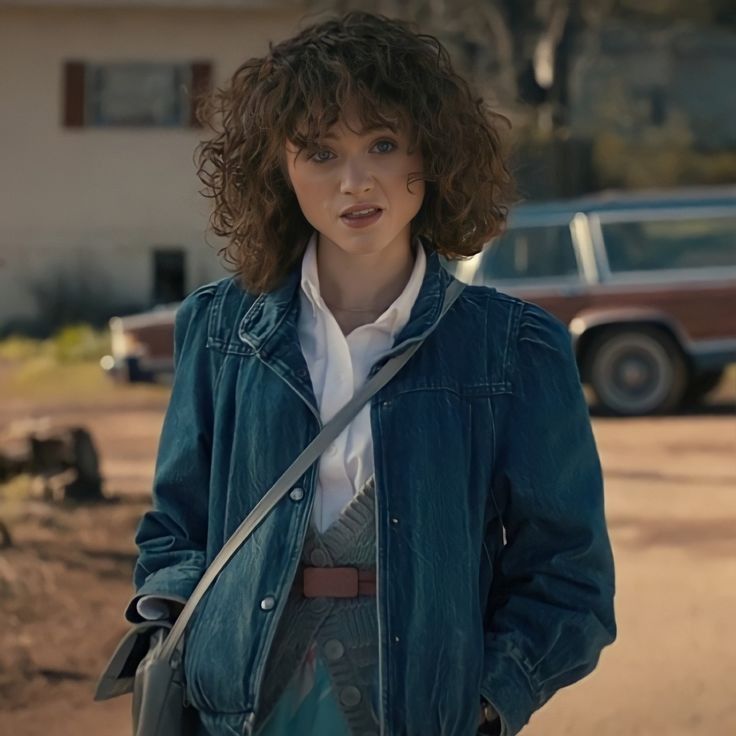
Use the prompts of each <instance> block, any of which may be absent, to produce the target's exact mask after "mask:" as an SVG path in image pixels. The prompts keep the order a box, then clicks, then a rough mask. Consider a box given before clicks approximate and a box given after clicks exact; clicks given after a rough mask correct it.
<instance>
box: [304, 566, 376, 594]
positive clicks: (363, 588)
mask: <svg viewBox="0 0 736 736" xmlns="http://www.w3.org/2000/svg"><path fill="white" fill-rule="evenodd" d="M295 585H296V586H297V590H299V591H300V592H301V593H302V595H303V596H304V597H305V598H323V597H325V598H356V597H357V596H359V595H375V594H376V571H375V570H359V569H358V568H357V567H307V566H306V565H305V566H304V567H302V568H301V569H300V570H299V573H298V574H297V578H296V581H295Z"/></svg>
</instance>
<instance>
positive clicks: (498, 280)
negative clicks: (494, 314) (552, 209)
mask: <svg viewBox="0 0 736 736" xmlns="http://www.w3.org/2000/svg"><path fill="white" fill-rule="evenodd" d="M581 227H585V217H584V216H583V215H577V216H576V217H573V216H572V215H560V216H556V217H553V218H536V219H535V218H528V219H525V220H521V221H517V222H515V223H514V224H512V225H511V226H510V227H509V229H508V230H507V231H506V232H505V233H504V234H503V235H502V236H500V237H499V238H497V239H496V240H494V241H493V242H492V243H491V244H490V245H489V246H488V247H487V249H486V250H485V251H484V252H483V254H482V257H481V259H480V263H479V265H478V268H477V270H476V271H475V274H474V276H473V283H475V284H484V285H488V286H494V287H496V288H497V289H498V290H499V291H503V292H506V293H508V294H513V295H515V296H519V297H521V298H522V299H526V300H527V301H531V302H534V303H535V304H538V305H539V306H540V307H542V308H544V309H547V310H549V311H550V312H551V313H552V314H554V315H555V316H556V317H557V318H558V319H560V320H562V321H563V322H565V324H569V322H570V320H571V319H572V318H573V317H574V316H575V315H576V314H577V313H578V312H579V311H580V310H581V309H583V308H584V307H585V306H587V304H588V303H589V299H590V293H589V286H590V281H591V280H592V279H593V278H594V275H593V274H590V273H588V269H587V268H585V263H586V260H588V259H586V254H585V252H584V251H583V250H582V249H581V243H580V242H579V241H580V238H579V232H580V229H581Z"/></svg>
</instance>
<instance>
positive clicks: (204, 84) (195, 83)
mask: <svg viewBox="0 0 736 736" xmlns="http://www.w3.org/2000/svg"><path fill="white" fill-rule="evenodd" d="M191 68H192V92H191V96H190V100H189V125H191V126H192V127H193V128H201V127H202V126H201V125H200V124H199V123H198V122H197V118H196V115H195V110H196V107H197V102H198V101H199V100H200V98H201V97H202V96H203V95H206V94H207V92H209V90H210V85H211V83H212V81H211V80H212V64H211V63H210V62H209V61H194V62H192V67H191Z"/></svg>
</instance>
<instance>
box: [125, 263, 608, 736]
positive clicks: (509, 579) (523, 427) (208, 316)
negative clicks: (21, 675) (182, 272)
mask: <svg viewBox="0 0 736 736" xmlns="http://www.w3.org/2000/svg"><path fill="white" fill-rule="evenodd" d="M427 256H428V263H427V272H426V275H425V278H424V281H423V283H422V287H421V291H420V293H419V296H418V297H417V300H416V303H415V305H414V307H413V309H412V312H411V316H410V319H409V322H408V324H407V325H406V327H405V328H404V329H403V330H402V331H401V333H400V334H399V335H398V336H397V338H396V340H395V343H394V347H393V348H392V351H391V352H390V353H387V354H386V356H385V357H382V358H381V359H380V360H379V361H378V362H377V363H376V365H374V366H373V368H372V371H371V375H373V373H375V372H376V371H377V370H378V369H379V368H380V366H381V365H383V363H384V362H385V359H386V358H387V357H388V355H390V354H393V353H394V352H398V351H401V350H402V349H403V348H404V347H406V346H408V345H409V344H410V343H411V342H413V341H415V340H418V339H421V338H422V337H424V336H425V335H428V336H427V338H426V341H425V343H424V345H422V347H421V348H420V349H419V351H418V352H417V353H416V355H414V356H413V357H412V358H411V360H410V361H409V363H408V364H407V365H406V366H405V367H404V368H403V369H402V371H401V372H400V373H399V374H398V375H397V376H396V377H394V378H393V379H392V380H391V381H390V382H389V384H388V385H387V386H385V387H384V388H383V389H382V390H381V391H380V392H379V393H378V394H376V395H375V396H374V397H373V399H372V400H371V409H370V412H371V428H372V432H373V441H374V456H375V479H376V502H377V515H376V525H377V528H376V533H377V541H378V555H377V578H378V599H377V600H378V620H379V646H380V667H379V674H380V693H381V697H380V711H381V714H380V715H381V721H382V731H381V733H382V734H383V735H384V736H405V735H406V736H440V735H442V736H470V735H471V734H475V733H476V732H477V719H478V710H479V705H478V704H479V698H480V697H481V696H482V697H484V698H486V699H487V700H488V701H490V702H491V703H492V704H493V705H494V706H495V708H496V710H497V711H498V712H499V713H500V716H501V720H502V723H503V734H504V735H511V734H516V733H518V731H519V730H520V729H521V728H522V727H523V726H524V724H525V723H526V722H527V721H528V720H529V718H530V716H531V715H532V713H533V712H534V711H535V710H536V709H537V708H539V707H540V706H541V705H542V704H543V703H544V702H545V701H546V700H547V699H549V698H550V697H551V696H552V695H553V693H554V692H555V691H556V690H558V689H559V688H561V687H564V686H565V685H569V684H571V683H572V682H575V681H576V680H578V679H580V678H582V677H583V676H585V675H586V674H587V673H589V672H590V671H591V670H592V669H593V668H594V667H595V665H596V663H597V661H598V657H599V654H600V651H601V649H602V648H603V647H604V646H606V645H607V644H610V643H611V642H612V641H613V640H614V638H615V635H616V626H615V622H614V612H613V597H614V573H613V561H612V556H611V548H610V544H609V539H608V534H607V530H606V524H605V518H604V509H603V483H602V476H601V467H600V463H599V458H598V453H597V449H596V445H595V441H594V438H593V434H592V431H591V425H590V420H589V415H588V409H587V405H586V402H585V400H584V396H583V393H582V389H581V385H580V380H579V376H578V371H577V367H576V364H575V359H574V356H573V353H572V349H571V343H570V337H569V334H568V332H567V329H566V327H565V326H564V325H563V324H562V323H561V322H560V321H558V320H557V319H556V318H554V317H552V316H551V315H550V314H549V313H548V312H546V311H544V310H543V309H541V308H539V307H537V306H535V305H534V304H531V303H529V302H525V301H523V300H521V299H518V298H514V297H512V296H509V295H507V294H504V293H502V292H499V291H497V290H495V289H493V288H489V287H482V286H469V287H467V288H466V289H465V291H464V292H463V294H462V295H461V296H460V298H459V299H458V300H457V301H456V302H455V304H454V305H453V306H452V308H451V309H450V310H449V312H448V313H447V314H446V315H445V317H444V318H443V319H442V320H441V321H439V322H438V315H439V312H440V308H441V306H442V299H443V295H444V292H445V289H446V288H447V286H448V285H449V284H450V283H451V281H452V276H451V275H450V274H449V273H448V272H447V271H446V270H445V269H444V268H443V267H442V264H441V263H440V260H439V258H438V257H437V255H436V254H435V253H434V252H433V251H429V252H428V254H427ZM298 288H299V269H298V268H295V269H294V270H293V271H292V272H291V274H290V275H289V276H288V278H287V279H286V280H285V281H284V283H283V285H282V286H280V287H279V288H277V289H275V290H274V291H271V292H268V293H266V294H262V295H259V296H256V295H253V294H250V293H248V292H246V291H244V290H243V289H242V288H241V287H240V286H239V285H238V282H237V281H236V280H235V278H234V277H225V278H223V279H221V280H219V281H216V282H213V283H210V284H207V285H205V286H202V287H200V288H199V289H197V290H196V291H194V292H193V293H192V294H190V295H189V296H188V297H187V298H186V299H185V300H184V302H183V303H182V305H181V307H180V309H179V311H178V312H177V316H176V324H175V353H174V360H175V379H174V385H173V389H172V394H171V399H170V403H169V406H168V409H167V412H166V417H165V420H164V426H163V430H162V434H161V439H160V444H159V448H158V457H157V463H156V471H155V478H154V488H153V510H151V511H149V512H148V513H146V514H145V516H144V517H143V519H142V520H141V523H140V526H139V528H138V532H137V536H136V542H137V544H138V546H139V549H140V555H139V557H138V561H137V564H136V568H135V586H136V590H137V592H136V596H135V597H134V598H133V600H132V601H131V604H130V606H129V608H128V611H127V613H126V616H127V617H128V618H129V619H130V620H136V614H135V601H136V599H137V598H138V597H140V596H141V595H143V594H158V595H165V596H166V595H168V596H173V597H179V598H182V599H184V598H186V597H187V596H189V595H190V594H191V591H192V590H193V588H194V586H195V585H196V583H197V581H198V580H199V578H200V576H201V575H202V573H203V571H204V569H205V567H206V565H207V564H208V563H209V562H210V561H211V560H212V558H213V557H214V556H215V554H216V553H217V552H218V550H219V549H220V548H221V547H222V545H223V543H224V542H225V540H226V539H227V538H228V537H229V536H230V535H231V534H232V532H233V531H234V530H235V529H236V527H237V526H238V525H239V523H240V522H241V521H242V520H243V519H244V518H245V516H246V515H247V514H248V512H249V511H250V510H251V509H252V508H253V506H254V505H255V503H256V502H257V501H258V499H259V498H260V496H261V495H262V494H263V493H264V492H265V491H266V490H267V489H268V488H270V486H271V485H272V484H273V483H274V481H275V480H276V479H277V478H278V477H279V475H280V474H281V473H282V472H283V471H284V469H285V468H286V467H287V466H288V465H289V464H290V463H291V462H292V461H293V460H294V458H295V457H296V456H297V455H298V454H299V453H300V452H301V450H302V449H303V448H304V447H305V446H306V445H307V443H308V442H309V441H310V440H312V439H313V438H314V437H315V435H316V434H317V433H318V432H319V430H320V427H321V422H320V417H319V412H318V409H317V402H316V401H315V398H314V394H313V391H312V387H311V383H310V378H309V373H308V370H307V366H306V363H305V361H304V357H303V355H302V353H301V349H300V345H299V340H298V336H297V314H298V309H299V299H298V293H297V290H298ZM315 481H316V464H315V465H314V466H312V468H311V469H310V470H309V471H308V472H306V473H305V474H304V476H303V477H302V478H301V479H300V481H299V483H298V486H299V487H300V488H301V489H302V490H303V494H302V493H293V494H289V495H287V496H285V497H284V499H283V500H282V501H281V502H280V503H279V504H278V505H277V507H276V508H275V509H274V510H273V512H272V513H271V514H270V515H269V516H268V517H267V518H266V520H265V521H264V522H263V524H262V525H261V526H260V527H259V528H258V529H257V530H256V531H255V533H254V534H253V536H252V537H251V538H250V539H249V540H248V541H247V542H246V543H245V545H244V546H243V547H242V548H241V549H240V550H239V551H238V553H237V554H236V555H235V556H234V558H233V559H232V560H231V561H230V563H229V564H228V566H227V567H226V568H225V569H224V570H223V572H222V573H221V574H220V576H219V578H218V579H217V581H216V582H215V583H214V585H213V586H212V587H211V588H210V590H209V591H208V593H207V594H206V597H205V598H204V600H203V601H202V602H201V604H200V606H199V607H198V609H197V610H196V612H195V614H194V617H193V619H192V621H191V622H190V625H189V629H188V633H187V638H186V648H185V674H186V678H187V688H188V695H189V698H190V699H191V701H192V703H193V704H194V705H195V706H196V707H197V708H198V709H199V710H200V711H201V717H202V721H203V723H204V725H205V726H206V728H207V729H208V731H209V732H210V733H212V734H223V736H224V735H225V734H229V735H232V736H240V735H241V734H247V733H249V732H250V729H251V728H252V725H253V721H254V719H255V715H254V714H255V713H256V712H257V710H258V707H259V706H258V700H259V690H260V687H261V682H262V679H263V674H264V665H265V662H266V658H267V656H268V652H269V648H270V645H271V643H272V640H273V638H274V633H275V630H276V624H277V622H278V620H279V616H280V615H281V611H282V610H283V606H284V604H285V602H286V598H287V592H288V590H289V588H290V586H291V584H292V580H293V578H294V576H295V573H296V570H297V565H298V560H299V554H300V550H301V547H302V544H303V540H304V536H305V533H306V529H307V524H308V520H309V517H310V514H311V509H312V503H313V497H314V487H315ZM269 599H272V600H269ZM271 603H273V605H269V604H271Z"/></svg>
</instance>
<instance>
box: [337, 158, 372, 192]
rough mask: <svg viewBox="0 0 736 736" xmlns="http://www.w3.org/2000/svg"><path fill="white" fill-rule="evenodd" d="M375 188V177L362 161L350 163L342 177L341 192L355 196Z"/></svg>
mask: <svg viewBox="0 0 736 736" xmlns="http://www.w3.org/2000/svg"><path fill="white" fill-rule="evenodd" d="M372 188H373V175H372V174H371V172H370V170H369V168H368V167H367V166H366V165H365V162H362V161H348V162H346V163H345V166H344V167H343V169H342V172H341V175H340V192H341V193H342V194H355V193H356V192H367V191H370V190H371V189H372Z"/></svg>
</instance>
